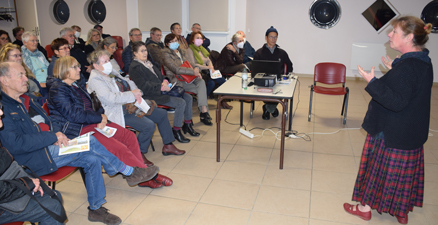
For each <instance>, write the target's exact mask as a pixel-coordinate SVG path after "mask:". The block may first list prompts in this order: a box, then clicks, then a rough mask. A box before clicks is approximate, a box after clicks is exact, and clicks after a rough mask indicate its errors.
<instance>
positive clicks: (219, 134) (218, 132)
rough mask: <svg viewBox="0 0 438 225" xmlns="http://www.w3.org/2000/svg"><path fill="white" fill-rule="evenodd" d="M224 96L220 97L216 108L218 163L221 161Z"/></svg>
mask: <svg viewBox="0 0 438 225" xmlns="http://www.w3.org/2000/svg"><path fill="white" fill-rule="evenodd" d="M222 100H223V99H222V96H219V97H218V99H217V108H216V125H217V126H216V162H220V161H221V105H222V104H221V103H222Z"/></svg>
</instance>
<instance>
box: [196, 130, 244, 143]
mask: <svg viewBox="0 0 438 225" xmlns="http://www.w3.org/2000/svg"><path fill="white" fill-rule="evenodd" d="M216 133H217V131H216V129H210V130H209V131H208V132H207V133H206V134H205V135H204V137H202V138H201V141H206V142H214V143H216V140H217V139H216ZM240 136H241V134H240V133H239V129H236V131H227V130H221V136H220V138H221V143H225V144H236V142H237V140H238V139H239V137H240Z"/></svg>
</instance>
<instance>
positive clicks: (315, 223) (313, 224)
mask: <svg viewBox="0 0 438 225" xmlns="http://www.w3.org/2000/svg"><path fill="white" fill-rule="evenodd" d="M309 221H310V222H309V225H346V224H354V223H340V222H331V221H324V220H315V219H310V220H309Z"/></svg>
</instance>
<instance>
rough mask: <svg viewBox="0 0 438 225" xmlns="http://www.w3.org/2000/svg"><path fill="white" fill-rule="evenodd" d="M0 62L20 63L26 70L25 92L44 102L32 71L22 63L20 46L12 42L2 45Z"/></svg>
mask: <svg viewBox="0 0 438 225" xmlns="http://www.w3.org/2000/svg"><path fill="white" fill-rule="evenodd" d="M0 62H16V63H19V64H21V65H22V66H23V67H24V69H25V70H26V77H27V79H28V81H27V85H28V90H27V92H26V93H27V94H32V95H34V96H36V97H38V98H39V99H40V100H41V103H43V102H45V99H42V95H41V94H40V88H41V86H40V83H39V82H38V81H37V80H36V78H35V75H34V74H33V73H32V71H31V70H30V69H29V68H28V67H27V66H26V64H24V62H23V58H22V54H21V48H20V47H19V46H18V45H16V44H12V43H7V44H6V45H4V46H3V47H2V48H1V49H0Z"/></svg>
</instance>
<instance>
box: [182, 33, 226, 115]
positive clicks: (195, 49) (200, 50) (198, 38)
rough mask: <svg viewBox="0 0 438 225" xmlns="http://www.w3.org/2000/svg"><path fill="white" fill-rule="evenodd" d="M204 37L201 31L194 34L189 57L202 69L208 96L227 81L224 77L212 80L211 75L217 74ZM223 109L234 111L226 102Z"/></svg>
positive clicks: (223, 103)
mask: <svg viewBox="0 0 438 225" xmlns="http://www.w3.org/2000/svg"><path fill="white" fill-rule="evenodd" d="M203 37H204V35H203V34H202V33H201V32H200V31H196V32H193V33H192V35H191V36H190V40H189V50H187V56H188V57H189V60H190V61H192V62H195V65H196V66H197V67H199V68H200V69H201V74H202V78H203V79H204V81H205V84H206V85H207V96H210V94H211V93H212V92H213V89H214V88H215V86H216V84H217V86H218V87H219V86H221V85H222V84H223V83H224V82H225V79H224V78H223V77H220V78H216V79H211V76H210V74H211V73H214V72H215V69H214V66H213V63H212V62H211V60H210V58H209V56H210V53H209V52H208V51H207V49H205V48H204V47H203V46H202V44H203V42H204V38H203ZM222 107H223V108H224V109H232V108H233V107H232V106H230V105H228V103H227V102H226V101H222Z"/></svg>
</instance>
